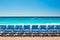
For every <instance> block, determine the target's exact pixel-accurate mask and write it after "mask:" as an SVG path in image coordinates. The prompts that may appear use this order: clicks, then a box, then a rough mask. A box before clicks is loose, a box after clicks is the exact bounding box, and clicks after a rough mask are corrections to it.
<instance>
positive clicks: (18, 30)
mask: <svg viewBox="0 0 60 40" xmlns="http://www.w3.org/2000/svg"><path fill="white" fill-rule="evenodd" d="M13 31H14V32H21V29H14V30H13Z"/></svg>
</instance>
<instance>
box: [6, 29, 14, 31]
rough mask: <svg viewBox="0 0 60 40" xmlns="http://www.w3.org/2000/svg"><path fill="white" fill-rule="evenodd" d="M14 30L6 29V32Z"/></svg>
mask: <svg viewBox="0 0 60 40" xmlns="http://www.w3.org/2000/svg"><path fill="white" fill-rule="evenodd" d="M12 31H13V29H6V30H5V32H12Z"/></svg>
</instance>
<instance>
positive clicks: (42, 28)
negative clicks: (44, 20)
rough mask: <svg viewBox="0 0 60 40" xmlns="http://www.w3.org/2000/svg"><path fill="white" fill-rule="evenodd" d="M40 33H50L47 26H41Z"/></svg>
mask: <svg viewBox="0 0 60 40" xmlns="http://www.w3.org/2000/svg"><path fill="white" fill-rule="evenodd" d="M39 31H40V33H46V32H48V29H47V28H46V25H40V30H39Z"/></svg>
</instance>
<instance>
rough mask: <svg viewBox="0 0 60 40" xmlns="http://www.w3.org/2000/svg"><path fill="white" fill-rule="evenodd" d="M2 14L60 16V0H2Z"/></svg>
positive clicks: (0, 12) (0, 0)
mask: <svg viewBox="0 0 60 40" xmlns="http://www.w3.org/2000/svg"><path fill="white" fill-rule="evenodd" d="M2 15H20V16H21V15H22V16H24V15H27V16H28V15H36V16H42V15H43V16H47V15H48V16H52V15H53V16H54V15H56V16H59V15H60V0H0V16H2Z"/></svg>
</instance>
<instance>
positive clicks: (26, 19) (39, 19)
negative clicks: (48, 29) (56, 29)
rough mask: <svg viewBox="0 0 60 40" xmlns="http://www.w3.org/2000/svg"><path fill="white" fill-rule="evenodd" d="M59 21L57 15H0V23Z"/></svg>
mask: <svg viewBox="0 0 60 40" xmlns="http://www.w3.org/2000/svg"><path fill="white" fill-rule="evenodd" d="M45 23H60V18H58V17H56V18H55V17H53V18H52V17H0V24H45Z"/></svg>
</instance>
